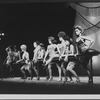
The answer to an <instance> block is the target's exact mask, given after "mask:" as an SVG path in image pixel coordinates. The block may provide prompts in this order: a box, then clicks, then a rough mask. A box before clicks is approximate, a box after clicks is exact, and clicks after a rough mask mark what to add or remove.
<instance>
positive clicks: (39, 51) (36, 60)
mask: <svg viewBox="0 0 100 100" xmlns="http://www.w3.org/2000/svg"><path fill="white" fill-rule="evenodd" d="M33 46H34V47H35V49H34V56H33V69H34V71H35V73H36V75H37V80H39V79H40V77H39V65H40V64H41V62H43V57H44V55H45V49H44V47H43V44H42V43H39V42H38V41H36V42H34V43H33Z"/></svg>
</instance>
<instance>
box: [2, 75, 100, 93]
mask: <svg viewBox="0 0 100 100" xmlns="http://www.w3.org/2000/svg"><path fill="white" fill-rule="evenodd" d="M63 79H64V78H63ZM57 80H58V77H53V81H47V80H46V77H40V80H39V81H38V80H36V77H34V78H33V80H28V79H25V80H24V79H20V77H15V78H1V79H0V94H100V77H99V76H98V77H97V76H94V77H93V85H90V84H88V77H80V80H81V82H80V83H76V82H74V83H71V82H69V81H68V82H66V83H65V82H64V81H63V80H62V81H61V82H58V81H57ZM73 80H74V81H75V80H76V79H75V77H73Z"/></svg>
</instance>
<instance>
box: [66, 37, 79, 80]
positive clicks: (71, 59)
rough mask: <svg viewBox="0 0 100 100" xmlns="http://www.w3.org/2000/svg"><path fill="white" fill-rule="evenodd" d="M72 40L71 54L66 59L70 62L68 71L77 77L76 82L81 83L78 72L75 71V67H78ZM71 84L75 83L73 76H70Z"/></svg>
mask: <svg viewBox="0 0 100 100" xmlns="http://www.w3.org/2000/svg"><path fill="white" fill-rule="evenodd" d="M72 41H73V40H72V39H70V45H69V52H68V55H67V56H66V57H65V61H66V60H67V61H68V65H67V68H66V70H67V71H69V72H71V73H72V74H73V75H74V76H75V77H76V82H80V79H79V77H78V75H77V74H76V72H75V71H74V70H73V69H74V67H75V65H76V58H75V50H74V46H73V43H72ZM70 79H71V82H73V80H72V78H71V76H70Z"/></svg>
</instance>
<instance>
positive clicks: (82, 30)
mask: <svg viewBox="0 0 100 100" xmlns="http://www.w3.org/2000/svg"><path fill="white" fill-rule="evenodd" d="M76 29H78V30H80V31H81V33H83V32H84V29H83V28H82V27H81V26H79V25H76V26H75V27H74V30H76Z"/></svg>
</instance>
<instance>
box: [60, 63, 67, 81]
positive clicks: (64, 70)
mask: <svg viewBox="0 0 100 100" xmlns="http://www.w3.org/2000/svg"><path fill="white" fill-rule="evenodd" d="M61 69H62V71H63V73H64V81H67V75H66V69H65V67H64V63H62V64H61Z"/></svg>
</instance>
